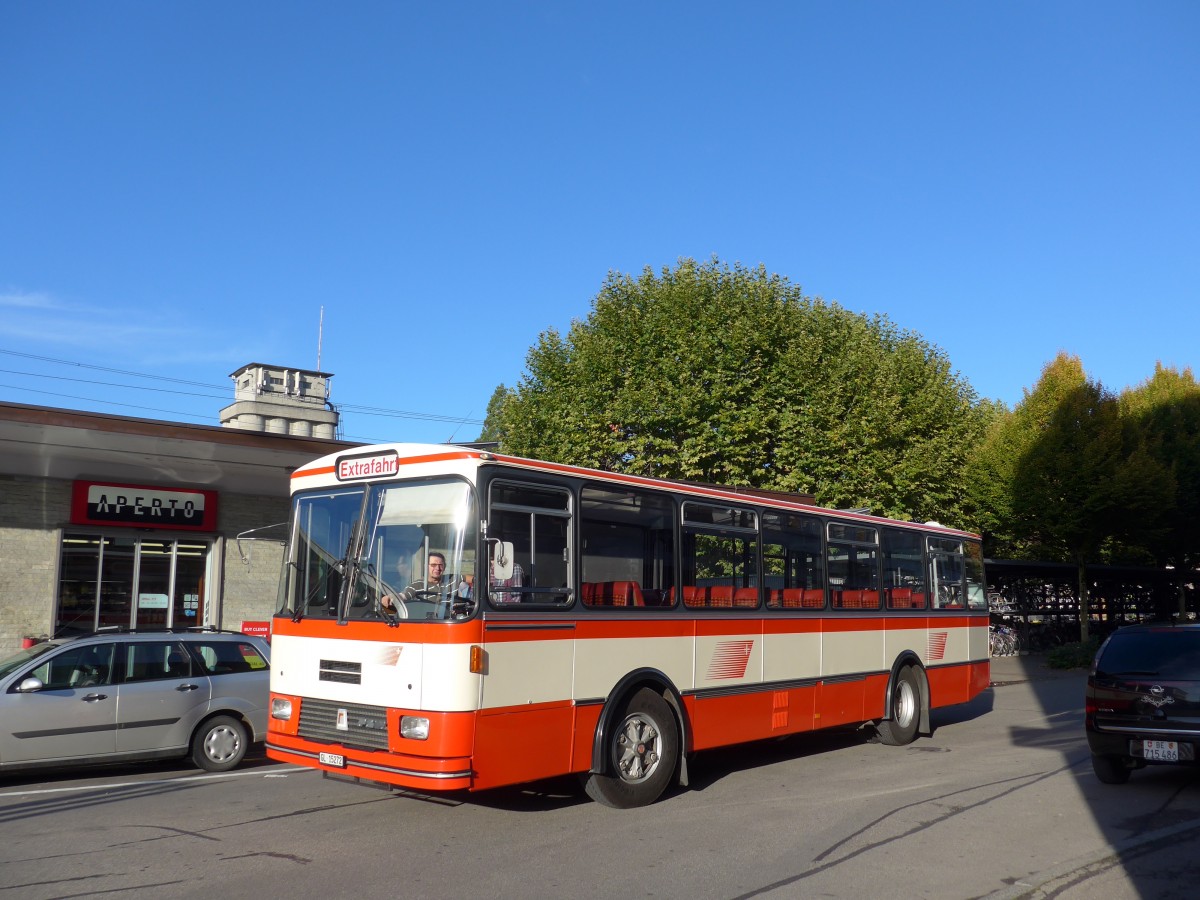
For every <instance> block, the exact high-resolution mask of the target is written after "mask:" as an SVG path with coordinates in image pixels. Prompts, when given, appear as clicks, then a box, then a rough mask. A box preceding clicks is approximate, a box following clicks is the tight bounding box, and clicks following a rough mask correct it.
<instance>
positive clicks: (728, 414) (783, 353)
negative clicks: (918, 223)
mask: <svg viewBox="0 0 1200 900" xmlns="http://www.w3.org/2000/svg"><path fill="white" fill-rule="evenodd" d="M991 414H992V411H991V410H990V408H987V407H985V406H979V405H977V404H976V397H975V394H974V391H973V390H972V389H971V388H970V386H969V385H968V384H967V383H966V381H965V380H963V379H962V378H961V377H960V376H959V375H958V374H957V373H955V372H954V371H952V369H951V366H950V361H949V360H948V359H947V358H946V356H945V354H944V353H943V351H941V350H940V349H939V348H937V347H934V346H932V345H930V344H929V343H928V342H926V341H925V340H923V339H922V338H921V337H920V336H919V335H918V334H916V333H915V332H911V331H906V330H902V329H900V328H898V327H897V326H896V325H895V324H893V323H892V322H891V321H890V320H888V319H887V317H885V316H874V317H869V318H868V317H865V316H862V315H859V314H856V313H852V312H849V311H847V310H845V309H844V308H842V307H840V306H839V305H837V304H836V303H829V302H826V301H823V300H821V299H820V298H812V297H806V296H804V295H803V294H802V292H801V290H800V288H799V287H798V286H796V285H793V284H791V283H790V282H788V281H787V279H785V278H783V277H781V276H779V275H774V274H768V273H767V271H766V270H765V269H764V268H763V267H762V266H759V267H758V268H755V269H749V268H745V267H743V266H741V265H740V264H735V265H733V266H729V265H726V264H723V263H720V262H719V261H717V260H716V259H713V260H711V261H709V262H708V263H703V264H702V263H697V262H696V261H695V260H691V259H682V260H680V261H679V263H678V265H677V266H676V267H675V268H674V269H667V268H664V269H663V271H662V272H660V273H657V274H656V273H655V272H653V271H652V270H651V269H649V268H647V269H645V270H644V271H643V272H642V274H641V275H640V276H638V277H637V278H634V277H633V276H630V275H623V274H618V273H610V274H609V276H608V278H607V279H606V280H605V282H604V284H603V286H602V287H601V290H600V293H599V295H598V296H597V297H596V298H595V300H594V302H593V304H592V309H591V312H590V313H589V315H588V317H587V318H586V320H583V321H576V322H574V323H573V324H572V326H571V328H570V330H569V332H568V334H567V335H566V336H565V337H564V336H562V335H561V334H559V333H558V332H557V331H555V330H549V331H546V332H543V333H542V334H541V335H540V336H539V338H538V342H537V344H536V345H535V346H534V347H532V348H531V349H530V351H529V354H528V356H527V359H526V372H525V374H524V376H523V377H522V379H521V381H520V383H519V384H518V386H517V387H516V388H514V389H502V388H501V389H497V394H496V395H494V396H493V403H492V405H490V406H489V411H488V419H487V423H486V426H485V433H486V434H489V435H493V436H494V435H499V436H500V438H501V440H502V449H503V450H504V451H505V452H507V453H513V454H516V455H521V456H531V457H536V458H541V459H547V460H552V461H557V462H565V463H572V464H577V465H584V466H590V467H593V468H600V469H606V470H611V471H623V472H630V473H636V474H641V475H648V476H655V477H663V478H677V479H686V480H694V481H705V482H712V483H721V484H736V485H746V486H752V487H760V488H769V489H774V490H784V491H799V492H806V493H811V494H813V495H814V496H815V497H816V499H817V502H818V503H821V504H825V505H829V506H839V507H858V506H868V507H871V508H872V509H873V511H874V512H876V513H879V514H882V515H888V516H894V517H898V518H910V517H911V518H915V519H932V518H936V519H939V520H941V521H945V522H947V523H955V524H961V523H962V522H963V521H964V515H965V508H964V500H965V497H964V487H963V485H964V482H965V479H964V477H963V471H964V466H965V462H966V458H967V455H968V451H969V448H971V446H972V445H973V444H974V443H975V441H976V439H977V437H978V435H979V433H980V431H981V429H982V428H983V425H984V423H985V421H986V420H987V418H989V416H990V415H991Z"/></svg>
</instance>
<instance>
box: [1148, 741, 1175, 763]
mask: <svg viewBox="0 0 1200 900" xmlns="http://www.w3.org/2000/svg"><path fill="white" fill-rule="evenodd" d="M1142 756H1143V757H1145V758H1146V759H1152V760H1155V761H1157V762H1179V743H1178V742H1177V741H1142Z"/></svg>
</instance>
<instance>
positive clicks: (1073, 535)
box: [1010, 354, 1128, 640]
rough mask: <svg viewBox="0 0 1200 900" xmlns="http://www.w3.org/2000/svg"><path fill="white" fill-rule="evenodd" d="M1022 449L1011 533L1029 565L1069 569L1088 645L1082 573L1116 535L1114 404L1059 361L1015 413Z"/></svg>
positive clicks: (1120, 456)
mask: <svg viewBox="0 0 1200 900" xmlns="http://www.w3.org/2000/svg"><path fill="white" fill-rule="evenodd" d="M1016 419H1017V420H1018V422H1020V423H1021V424H1022V425H1023V426H1024V427H1025V428H1027V429H1028V434H1029V436H1028V438H1027V439H1026V440H1028V444H1027V446H1025V447H1024V449H1023V450H1022V451H1021V453H1020V456H1019V457H1018V458H1017V459H1016V461H1015V470H1014V472H1013V480H1012V482H1011V489H1012V494H1011V498H1010V504H1011V513H1012V526H1013V528H1014V530H1015V531H1016V532H1017V533H1019V534H1021V535H1023V536H1024V537H1026V538H1027V539H1028V540H1029V542H1030V543H1029V548H1030V551H1031V553H1032V554H1033V555H1034V556H1035V558H1041V559H1056V560H1062V561H1068V562H1072V563H1074V564H1075V566H1076V570H1077V573H1078V591H1079V594H1078V596H1079V622H1080V637H1081V639H1082V640H1087V636H1088V620H1089V604H1088V578H1087V566H1088V564H1089V563H1095V562H1097V561H1098V560H1099V558H1100V554H1101V549H1102V548H1103V547H1104V545H1105V543H1106V542H1107V541H1110V540H1111V539H1112V538H1113V537H1114V535H1116V534H1117V533H1118V532H1119V530H1120V528H1121V524H1120V515H1121V509H1122V501H1123V500H1124V499H1127V498H1126V497H1125V486H1126V480H1125V475H1126V473H1127V471H1128V470H1127V469H1126V467H1125V464H1126V461H1127V454H1126V446H1125V441H1124V435H1123V431H1122V421H1121V416H1120V408H1119V405H1118V403H1117V400H1116V398H1115V397H1114V396H1113V395H1112V394H1111V393H1109V392H1108V391H1107V390H1105V389H1104V387H1103V386H1102V385H1101V384H1100V383H1099V382H1094V381H1090V380H1088V379H1087V377H1086V375H1085V374H1084V372H1083V366H1082V364H1081V363H1080V362H1079V359H1078V358H1077V357H1071V356H1068V355H1066V354H1060V355H1059V356H1058V357H1057V358H1056V359H1055V360H1054V361H1052V362H1051V363H1049V364H1048V365H1047V366H1046V368H1045V370H1044V371H1043V374H1042V378H1041V380H1040V381H1039V382H1038V384H1037V386H1036V387H1035V388H1034V390H1033V391H1032V392H1031V393H1027V394H1026V397H1025V400H1024V401H1022V403H1021V404H1020V405H1019V406H1018V408H1017V410H1016Z"/></svg>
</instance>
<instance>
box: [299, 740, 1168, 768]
mask: <svg viewBox="0 0 1200 900" xmlns="http://www.w3.org/2000/svg"><path fill="white" fill-rule="evenodd" d="M1146 743H1147V744H1153V743H1154V741H1146ZM318 759H319V760H320V761H321V765H323V766H337V767H338V768H339V769H344V768H346V757H344V756H342V754H340V753H322V754H321V755H320V756H319V757H318Z"/></svg>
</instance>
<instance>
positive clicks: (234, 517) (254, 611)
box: [212, 494, 288, 631]
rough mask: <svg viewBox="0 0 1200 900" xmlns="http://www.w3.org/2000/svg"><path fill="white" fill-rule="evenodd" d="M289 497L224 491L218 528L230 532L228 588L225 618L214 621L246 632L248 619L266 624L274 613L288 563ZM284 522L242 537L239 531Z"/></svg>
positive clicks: (226, 561) (227, 538)
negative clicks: (285, 549) (283, 568)
mask: <svg viewBox="0 0 1200 900" xmlns="http://www.w3.org/2000/svg"><path fill="white" fill-rule="evenodd" d="M287 514H288V500H287V498H285V497H251V496H247V495H244V494H222V495H221V513H220V523H219V527H220V529H221V533H222V534H224V535H225V554H224V558H223V559H222V561H221V562H222V565H223V567H224V570H225V578H224V589H223V595H222V597H221V616H220V621H219V622H218V621H214V622H213V623H212V624H214V625H217V626H219V627H221V628H227V629H229V630H231V631H241V629H242V623H243V622H264V621H268V620H270V618H271V615H272V613H274V612H275V600H276V596H277V594H278V587H279V570H280V566H281V565H282V563H283V543H282V542H283V539H284V537H286V536H287V528H286V527H284V526H283V524H282V523H284V522H285V521H286V520H287ZM268 525H279V526H280V527H278V528H270V529H267V530H265V531H262V532H261V533H259V534H254V535H250V536H248V538H244V539H243V540H242V541H241V547H240V550H239V546H238V541H237V539H236V538H237V535H239V534H241V533H242V532H245V531H248V530H250V529H252V528H263V527H264V526H268Z"/></svg>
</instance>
